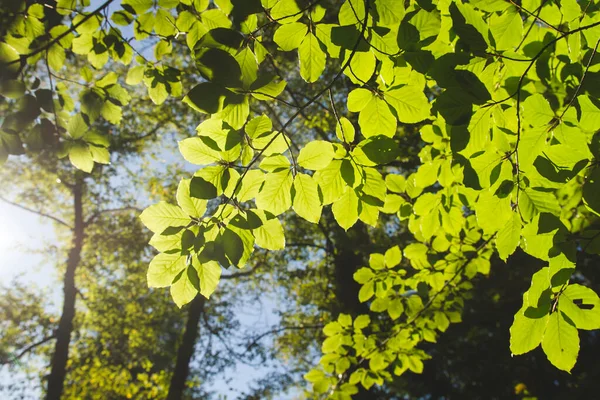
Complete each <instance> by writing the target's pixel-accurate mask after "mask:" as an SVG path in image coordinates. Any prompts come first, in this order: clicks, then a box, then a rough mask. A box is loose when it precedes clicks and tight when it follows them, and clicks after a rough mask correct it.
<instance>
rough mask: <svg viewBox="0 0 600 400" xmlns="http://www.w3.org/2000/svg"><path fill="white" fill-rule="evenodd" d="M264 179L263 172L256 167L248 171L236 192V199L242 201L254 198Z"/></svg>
mask: <svg viewBox="0 0 600 400" xmlns="http://www.w3.org/2000/svg"><path fill="white" fill-rule="evenodd" d="M264 181H265V174H264V173H263V172H262V171H260V170H257V169H252V170H250V171H248V172H247V173H246V176H244V178H243V179H242V183H241V185H240V187H239V188H238V191H237V193H236V197H237V200H238V201H240V202H244V201H248V200H252V199H253V198H255V197H256V195H257V194H258V191H259V190H260V187H261V185H262V184H263V182H264Z"/></svg>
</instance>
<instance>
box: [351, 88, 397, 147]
mask: <svg viewBox="0 0 600 400" xmlns="http://www.w3.org/2000/svg"><path fill="white" fill-rule="evenodd" d="M358 125H359V126H360V129H361V132H362V134H363V136H364V137H366V138H369V137H372V136H377V135H385V136H387V137H393V136H394V134H395V133H396V118H395V117H394V114H392V112H391V111H390V106H389V105H388V103H386V102H385V101H383V100H382V99H380V98H379V97H372V98H371V101H369V103H368V104H367V105H366V106H365V108H364V109H363V110H362V111H361V112H360V114H359V116H358Z"/></svg>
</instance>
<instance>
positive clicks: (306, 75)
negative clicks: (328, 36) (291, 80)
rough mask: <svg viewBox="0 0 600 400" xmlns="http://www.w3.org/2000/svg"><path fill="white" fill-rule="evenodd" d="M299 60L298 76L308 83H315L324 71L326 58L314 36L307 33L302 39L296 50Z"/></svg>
mask: <svg viewBox="0 0 600 400" xmlns="http://www.w3.org/2000/svg"><path fill="white" fill-rule="evenodd" d="M298 58H299V59H300V75H301V76H302V78H303V79H304V80H305V81H306V82H309V83H312V82H316V81H317V80H318V79H319V77H320V76H321V74H322V73H323V71H324V70H325V62H326V61H327V57H326V55H325V52H324V51H323V50H321V45H320V44H319V40H318V39H317V37H316V36H315V35H313V34H312V33H309V34H308V35H306V36H305V37H304V40H302V43H301V44H300V47H299V48H298Z"/></svg>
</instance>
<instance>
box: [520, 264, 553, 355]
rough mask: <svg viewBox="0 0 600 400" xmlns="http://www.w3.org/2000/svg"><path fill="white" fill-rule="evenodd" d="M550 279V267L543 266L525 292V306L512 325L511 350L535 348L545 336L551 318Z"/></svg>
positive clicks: (523, 350)
mask: <svg viewBox="0 0 600 400" xmlns="http://www.w3.org/2000/svg"><path fill="white" fill-rule="evenodd" d="M549 289H550V280H549V277H548V268H542V269H541V270H540V271H538V272H536V273H535V274H534V275H533V276H532V278H531V287H530V288H529V290H528V291H527V292H525V294H523V307H522V308H521V309H520V310H519V311H518V312H517V313H516V314H515V319H514V322H513V324H512V326H511V327H510V351H511V352H512V353H513V354H515V355H519V354H524V353H527V352H529V351H531V350H533V349H535V348H536V347H537V346H538V345H539V344H540V343H541V341H542V338H543V337H544V331H545V330H546V325H547V324H548V320H549V313H550V297H549V295H548V291H549Z"/></svg>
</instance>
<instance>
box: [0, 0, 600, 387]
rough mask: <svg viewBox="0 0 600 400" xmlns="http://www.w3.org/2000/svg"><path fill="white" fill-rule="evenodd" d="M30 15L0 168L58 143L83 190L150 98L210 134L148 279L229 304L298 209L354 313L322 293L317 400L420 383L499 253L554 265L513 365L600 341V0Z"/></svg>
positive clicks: (374, 0) (138, 8) (168, 216)
mask: <svg viewBox="0 0 600 400" xmlns="http://www.w3.org/2000/svg"><path fill="white" fill-rule="evenodd" d="M13 13H14V14H13V15H14V16H15V17H14V20H13V21H12V23H11V24H10V25H7V28H6V29H5V30H6V31H5V32H4V31H3V32H2V34H3V35H2V39H1V41H0V63H1V67H2V69H1V77H2V78H1V80H0V94H2V96H4V99H3V103H2V110H3V119H2V125H1V128H0V159H2V160H6V159H7V158H8V156H9V155H20V154H24V153H27V154H34V153H36V152H37V153H40V152H41V154H44V155H45V156H47V157H50V159H51V160H53V161H51V162H59V161H56V160H57V159H65V160H68V161H69V162H70V163H71V164H72V166H74V167H75V168H77V169H78V170H80V171H81V172H78V174H79V175H77V176H78V177H79V178H78V179H84V178H83V177H86V176H87V175H86V174H90V173H93V172H94V171H97V170H98V169H99V168H103V166H102V165H103V164H104V165H106V164H109V163H110V162H111V161H112V162H113V163H118V159H115V158H113V159H112V160H111V146H112V147H113V148H116V149H123V147H120V146H122V145H123V144H122V143H121V144H119V143H120V142H119V138H120V136H121V131H120V128H119V127H120V126H123V125H124V124H127V123H128V122H127V121H126V118H124V117H123V115H124V113H125V112H127V111H126V110H128V107H130V105H131V103H133V102H135V99H136V97H137V96H146V95H147V96H148V98H149V99H150V100H151V101H152V102H153V103H154V104H155V105H156V107H158V106H161V105H165V104H166V105H168V108H169V109H170V110H172V111H174V112H173V115H174V117H173V120H177V118H185V119H186V120H189V119H193V120H196V121H197V123H198V124H197V127H196V128H195V132H193V133H191V134H190V133H188V132H186V128H182V129H181V130H182V132H180V133H185V135H184V136H187V137H185V138H184V139H182V140H180V141H179V142H178V147H179V151H180V153H181V157H182V158H183V159H184V160H185V161H186V162H187V163H188V164H192V165H194V166H196V167H195V168H197V170H196V172H194V173H193V174H192V173H190V174H188V175H187V176H185V177H184V178H183V179H181V180H180V181H179V182H178V185H177V187H176V188H173V189H172V193H171V198H173V197H174V200H172V201H160V202H157V203H156V204H153V205H150V206H149V207H148V208H146V209H145V210H144V211H143V212H142V213H141V215H140V218H141V221H142V222H143V224H144V225H145V226H146V227H147V228H148V229H149V230H150V231H152V232H153V236H152V238H151V239H150V240H149V243H150V245H152V246H153V247H154V248H155V249H156V251H157V252H158V254H156V255H155V256H154V258H153V259H152V260H151V261H150V262H149V266H148V271H147V284H148V286H149V287H151V288H169V291H170V294H171V296H172V300H173V302H174V303H175V304H176V305H177V306H178V307H182V306H184V305H186V304H188V303H190V302H193V301H194V299H199V298H200V297H198V294H200V295H201V296H202V297H203V298H206V299H209V300H207V302H206V303H207V304H209V303H210V302H211V301H212V297H211V296H212V295H213V294H214V293H218V290H219V286H220V285H221V283H220V280H221V276H222V275H223V274H225V273H226V272H223V269H236V268H239V269H244V268H246V269H245V270H243V271H247V270H248V268H250V269H251V268H252V267H249V265H251V264H253V263H254V260H256V259H257V255H256V253H261V254H264V253H267V254H271V253H270V252H276V251H281V250H284V249H286V246H287V248H289V247H290V245H292V247H293V245H294V244H298V243H299V241H296V240H294V241H291V240H289V239H290V238H289V236H290V234H291V235H294V234H293V233H290V232H287V231H286V229H285V228H286V227H285V226H284V225H285V223H283V224H282V221H290V219H293V220H294V221H296V224H297V225H299V226H300V225H301V226H303V227H304V228H303V229H306V231H303V232H302V234H303V235H304V237H302V235H300V234H296V236H293V237H294V239H296V238H300V240H306V238H310V239H309V241H311V242H312V245H313V246H319V247H321V250H323V252H324V253H325V254H326V257H325V261H324V262H326V263H327V262H331V263H332V264H334V265H335V268H334V271H335V272H334V274H337V275H336V277H337V278H339V279H337V280H336V282H337V286H336V288H335V293H336V299H337V300H338V301H340V299H342V298H345V299H350V300H349V301H346V302H341V305H340V304H337V305H333V303H334V302H333V301H329V300H328V299H327V298H321V299H320V300H319V301H320V302H321V303H320V304H319V305H322V304H325V303H328V304H330V305H331V307H330V308H328V312H329V313H330V315H329V316H328V317H327V320H326V322H327V323H326V324H324V327H323V330H322V336H321V337H319V340H320V339H323V341H322V343H321V348H320V350H321V352H322V354H321V356H320V361H319V363H318V365H314V368H312V369H311V370H310V371H309V372H308V373H306V374H305V376H304V377H305V379H306V380H307V381H308V382H310V383H311V384H312V391H313V394H310V395H309V396H311V397H319V396H322V397H327V398H333V399H337V398H339V399H345V398H350V397H352V396H360V395H361V393H363V391H365V390H370V389H371V388H372V387H373V385H377V386H380V387H386V385H393V383H394V382H398V381H397V379H398V378H397V377H398V376H401V375H403V374H405V373H406V372H408V371H410V372H413V373H416V374H421V373H423V372H424V368H425V369H426V368H427V367H426V364H424V361H426V360H428V359H430V358H431V357H432V356H433V357H435V354H436V351H435V346H434V347H433V348H432V346H431V345H430V343H435V342H436V341H438V340H442V339H441V337H443V336H444V332H446V331H447V330H450V329H452V327H451V324H454V323H458V322H461V320H462V319H463V310H464V309H465V307H466V303H467V302H468V301H469V299H470V298H471V297H472V296H473V295H474V294H477V293H478V292H477V285H480V284H482V283H481V279H480V277H481V276H487V275H489V274H490V271H491V268H492V266H493V267H494V268H502V265H501V263H500V262H498V260H502V261H503V262H506V263H508V264H509V265H510V264H511V263H514V261H512V260H515V259H518V260H523V262H526V263H531V264H534V265H536V266H537V267H536V269H535V270H534V271H530V272H531V273H530V276H529V277H528V281H529V283H528V285H527V287H528V288H527V287H525V288H522V291H520V292H515V293H512V296H514V297H515V298H516V299H517V301H516V303H514V304H516V307H514V309H513V310H512V313H513V314H514V319H513V321H512V324H511V326H510V329H509V332H510V335H509V340H508V341H507V342H506V348H507V351H510V353H511V354H513V355H522V354H526V353H529V352H531V351H533V350H534V349H536V348H538V347H540V348H541V350H542V351H543V353H544V354H545V355H546V358H547V360H548V362H549V363H550V364H551V365H553V366H554V367H555V368H557V369H559V370H563V371H567V372H569V371H571V370H572V369H573V368H574V367H575V365H576V363H577V359H578V355H579V350H580V336H581V337H583V336H582V335H585V332H582V331H590V330H592V331H593V330H597V329H599V328H600V298H599V297H598V295H597V294H596V292H595V291H594V290H592V289H591V288H590V286H591V285H590V281H589V278H588V277H587V276H588V275H589V274H587V275H586V272H585V266H586V265H588V263H589V261H586V260H589V257H593V256H595V255H598V254H600V239H599V237H600V221H599V220H598V216H599V215H600V197H599V196H598V193H600V186H599V185H600V184H599V183H598V182H596V179H600V175H599V174H600V169H599V168H598V159H599V158H600V145H599V144H600V141H599V139H598V138H600V136H599V135H598V134H597V133H598V132H599V131H600V101H599V100H598V98H599V97H600V96H599V93H600V87H599V86H598V82H600V80H599V79H598V74H599V73H600V72H599V71H600V57H598V56H597V54H596V53H597V50H598V46H599V45H600V3H598V1H577V0H561V1H558V0H523V1H518V2H513V1H512V0H509V1H505V0H471V1H468V2H467V1H463V0H437V1H434V0H429V1H428V0H419V1H413V0H410V1H403V2H401V1H396V0H345V1H343V2H335V1H326V0H321V1H319V0H316V1H312V2H311V1H305V0H243V1H242V0H213V1H209V0H182V1H177V0H159V1H152V0H123V1H122V2H121V4H120V5H119V6H117V5H116V4H114V3H113V0H107V1H106V2H104V3H101V4H96V5H92V6H90V4H89V1H87V0H82V1H76V0H58V1H57V2H56V3H52V4H48V5H47V6H44V5H42V4H39V3H36V4H31V5H29V4H27V3H22V5H21V6H20V8H18V9H15V10H14V11H13ZM3 26H4V25H3ZM3 30H4V28H3ZM130 35H132V37H129V36H130ZM70 63H72V64H73V65H77V66H78V67H79V68H80V70H79V76H71V75H68V76H65V75H64V74H65V71H67V64H70ZM125 69H126V70H127V72H126V73H124V72H123V73H121V71H124V70H125ZM161 107H163V106H161ZM156 110H157V111H152V110H151V109H150V110H148V109H145V110H144V113H145V115H147V116H152V118H153V119H157V118H160V114H158V113H159V111H158V108H157V109H156ZM140 118H141V119H142V121H143V119H144V117H143V116H142V117H140ZM146 133H149V132H140V133H139V135H140V136H143V135H145V134H146ZM125 149H126V147H125ZM60 162H62V161H60ZM62 163H63V164H61V165H64V162H62ZM298 221H300V222H298ZM286 223H287V222H286ZM305 223H306V225H305ZM367 226H369V227H370V228H367ZM75 229H77V222H76V223H75ZM311 229H315V230H317V231H318V230H320V231H321V232H322V233H323V234H324V238H320V239H318V240H316V239H315V236H316V235H314V234H313V232H312V231H311ZM376 229H377V230H378V232H379V233H377V234H375V233H373V232H374V231H375V230H376ZM286 234H288V237H286ZM374 235H380V236H381V237H382V239H381V240H379V241H378V242H376V241H372V240H371V239H370V237H373V236H374ZM385 238H387V239H385ZM400 238H401V239H400ZM365 249H366V252H365ZM367 252H368V254H367ZM523 253H524V254H527V255H528V256H530V257H529V258H527V257H525V256H523ZM258 257H260V256H258ZM329 257H332V258H333V260H328V258H329ZM536 259H537V261H536ZM315 264H317V262H315ZM344 265H345V266H346V268H347V270H346V271H343V268H341V267H343V266H344ZM521 267H522V266H519V265H517V266H516V268H521ZM314 268H318V266H317V265H314ZM243 271H242V272H239V273H244V272H243ZM288 272H289V273H290V274H293V273H294V271H293V270H291V268H290V270H289V271H288ZM349 272H350V273H351V274H352V275H349V274H348V273H349ZM232 273H234V272H229V274H232ZM306 279H312V278H311V275H310V274H307V276H306ZM316 282H317V283H319V284H320V282H321V281H316ZM257 285H260V283H257ZM283 285H288V287H289V288H291V287H292V286H293V283H289V284H283ZM297 289H298V290H306V287H304V288H297ZM313 290H316V289H314V288H313ZM325 292H326V291H324V293H325ZM313 296H314V298H316V296H317V295H316V294H313ZM307 297H308V296H307ZM324 297H326V296H324ZM196 301H198V300H196ZM511 304H512V303H511ZM303 312H305V313H306V314H307V315H310V312H309V311H307V310H304V311H303ZM67 344H68V341H67ZM508 349H509V350H508ZM291 351H292V350H291ZM434 362H435V361H434Z"/></svg>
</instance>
